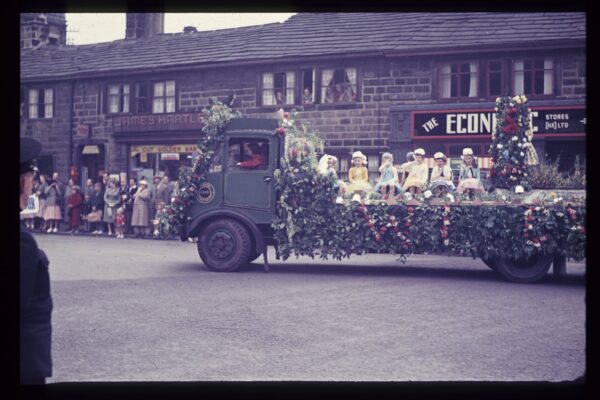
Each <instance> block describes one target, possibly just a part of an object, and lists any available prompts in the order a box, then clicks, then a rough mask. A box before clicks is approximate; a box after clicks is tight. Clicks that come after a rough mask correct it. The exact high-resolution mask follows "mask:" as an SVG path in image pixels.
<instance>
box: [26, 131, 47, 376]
mask: <svg viewBox="0 0 600 400" xmlns="http://www.w3.org/2000/svg"><path fill="white" fill-rule="evenodd" d="M41 150H42V145H41V144H40V142H38V141H37V140H35V139H31V138H21V142H20V157H19V162H20V198H19V200H20V201H19V202H20V208H21V209H22V208H23V207H25V206H26V205H27V199H28V198H29V196H30V195H31V189H32V184H33V183H32V181H33V177H34V174H35V171H37V168H36V167H35V158H36V157H37V156H38V155H39V154H40V152H41ZM20 231H21V232H20V268H19V277H20V284H19V289H20V296H19V297H20V302H19V308H20V312H19V316H20V336H19V339H20V340H19V371H20V379H19V381H20V383H21V384H23V385H43V384H45V383H46V378H47V377H50V376H52V351H51V346H52V307H53V305H52V296H51V294H50V275H49V273H48V265H49V263H50V262H49V261H48V258H47V257H46V254H45V253H44V252H43V251H42V250H40V249H39V248H38V246H37V243H36V242H35V239H34V238H33V236H32V235H31V234H30V233H29V232H27V229H26V228H25V227H24V226H23V224H21V228H20Z"/></svg>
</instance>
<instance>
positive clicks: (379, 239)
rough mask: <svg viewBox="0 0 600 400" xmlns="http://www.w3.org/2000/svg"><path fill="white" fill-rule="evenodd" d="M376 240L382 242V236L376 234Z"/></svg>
mask: <svg viewBox="0 0 600 400" xmlns="http://www.w3.org/2000/svg"><path fill="white" fill-rule="evenodd" d="M375 240H376V241H377V242H380V241H381V236H380V235H379V234H377V235H375Z"/></svg>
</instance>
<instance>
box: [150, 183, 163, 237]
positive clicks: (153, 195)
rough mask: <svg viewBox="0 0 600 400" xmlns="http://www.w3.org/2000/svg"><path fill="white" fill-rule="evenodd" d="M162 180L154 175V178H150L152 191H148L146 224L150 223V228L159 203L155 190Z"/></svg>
mask: <svg viewBox="0 0 600 400" xmlns="http://www.w3.org/2000/svg"><path fill="white" fill-rule="evenodd" d="M161 180H162V178H161V177H160V176H158V175H155V176H154V178H152V189H150V203H149V204H148V222H149V223H150V228H152V227H153V225H154V224H153V223H152V222H153V221H154V218H156V212H157V211H158V210H157V208H156V206H157V204H158V203H159V201H157V198H156V196H157V194H156V192H157V190H158V185H159V184H160V182H161Z"/></svg>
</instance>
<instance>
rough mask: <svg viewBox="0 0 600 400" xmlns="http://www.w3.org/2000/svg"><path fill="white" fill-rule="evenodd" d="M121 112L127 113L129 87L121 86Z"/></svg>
mask: <svg viewBox="0 0 600 400" xmlns="http://www.w3.org/2000/svg"><path fill="white" fill-rule="evenodd" d="M123 112H129V85H123Z"/></svg>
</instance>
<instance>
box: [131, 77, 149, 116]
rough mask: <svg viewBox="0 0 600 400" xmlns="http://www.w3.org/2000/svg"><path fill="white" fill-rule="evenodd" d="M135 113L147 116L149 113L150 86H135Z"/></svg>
mask: <svg viewBox="0 0 600 400" xmlns="http://www.w3.org/2000/svg"><path fill="white" fill-rule="evenodd" d="M134 104H135V112H136V113H138V114H145V113H147V112H148V84H147V83H136V84H135V103H134Z"/></svg>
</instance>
